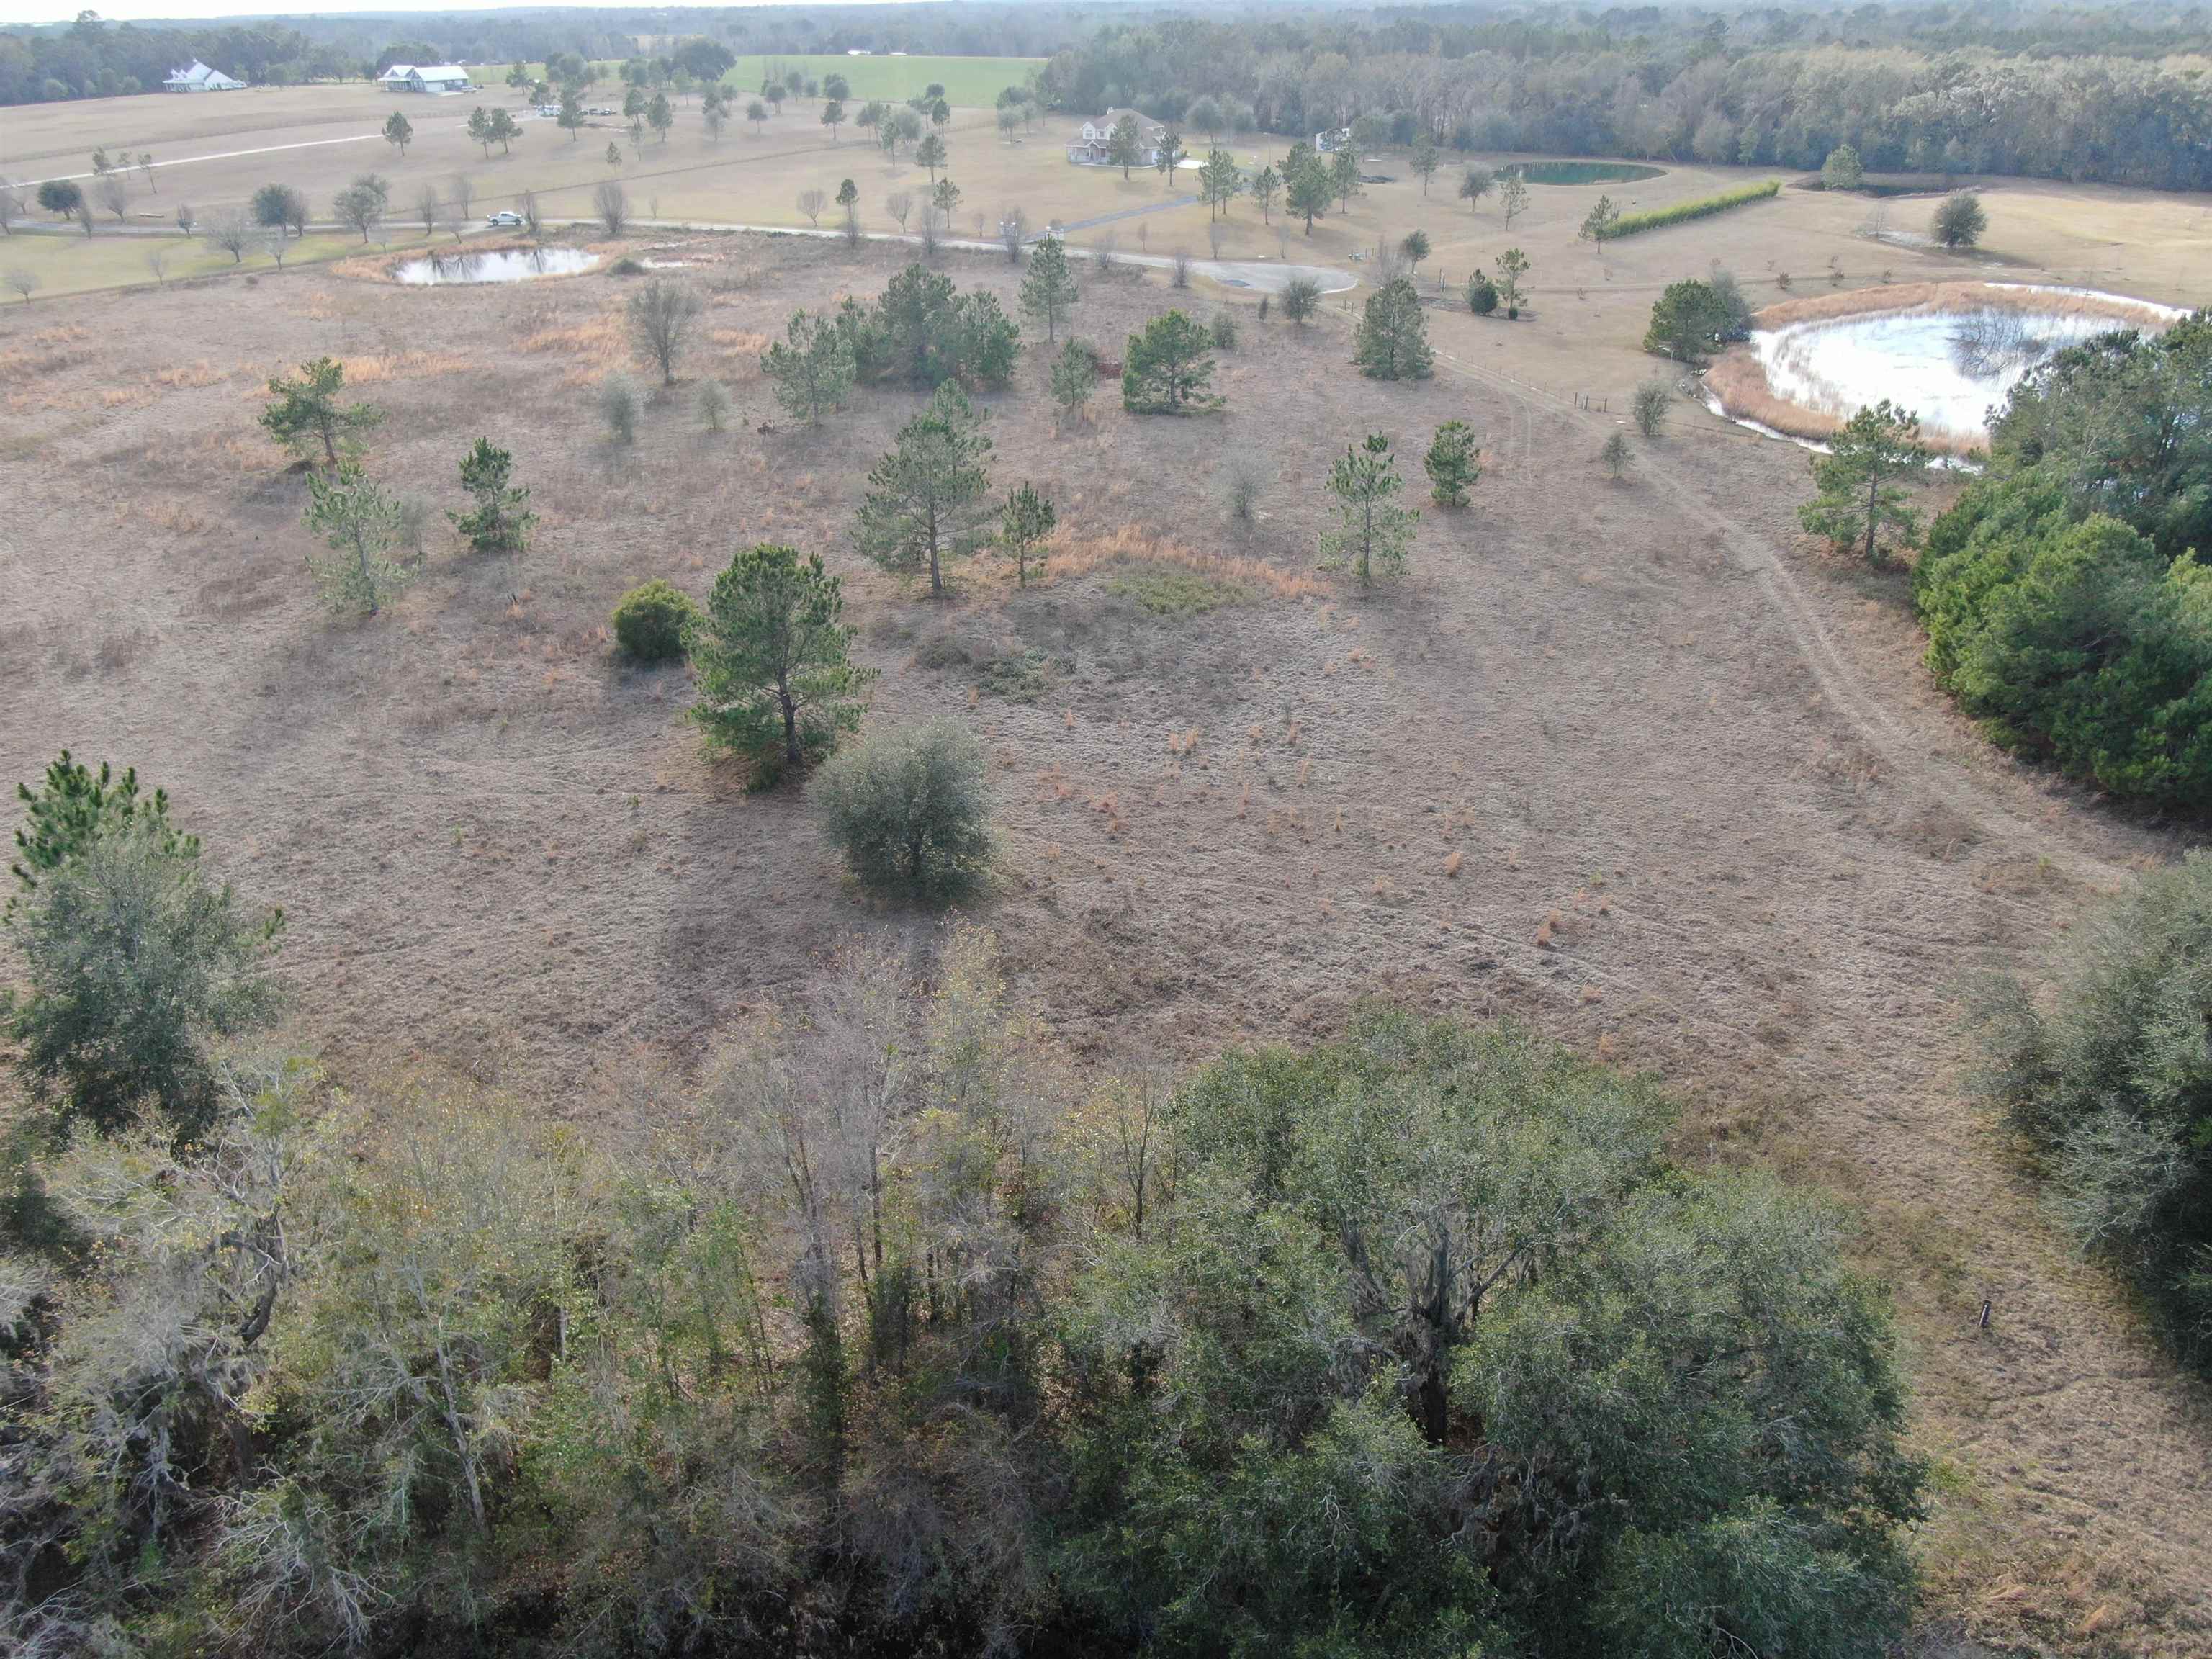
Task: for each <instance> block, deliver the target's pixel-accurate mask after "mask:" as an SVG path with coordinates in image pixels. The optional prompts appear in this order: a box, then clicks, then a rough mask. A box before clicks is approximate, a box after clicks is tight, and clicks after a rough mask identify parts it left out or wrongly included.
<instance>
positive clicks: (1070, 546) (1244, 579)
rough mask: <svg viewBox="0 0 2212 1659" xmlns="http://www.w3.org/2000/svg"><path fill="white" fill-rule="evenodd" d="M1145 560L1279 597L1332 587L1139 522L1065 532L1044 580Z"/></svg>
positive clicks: (1050, 550) (1054, 547)
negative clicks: (1207, 549) (1206, 549)
mask: <svg viewBox="0 0 2212 1659" xmlns="http://www.w3.org/2000/svg"><path fill="white" fill-rule="evenodd" d="M1140 563H1150V564H1164V565H1172V566H1176V567H1179V568H1182V569H1184V570H1189V571H1194V572H1195V573H1197V574H1199V575H1201V576H1204V577H1206V579H1207V580H1211V581H1213V582H1218V583H1220V584H1222V585H1224V586H1242V587H1244V588H1245V589H1247V590H1248V591H1251V592H1261V593H1267V594H1272V595H1273V596H1274V597H1275V598H1276V599H1304V598H1305V597H1307V596H1308V595H1310V594H1319V593H1323V592H1328V589H1327V588H1325V587H1324V586H1322V584H1321V583H1320V582H1318V581H1316V580H1315V579H1314V578H1312V577H1311V576H1306V575H1300V574H1292V573H1291V572H1287V571H1283V570H1278V569H1277V568H1275V567H1274V566H1273V565H1272V564H1269V563H1268V562H1267V561H1266V560H1264V559H1255V558H1248V557H1245V556H1243V555H1240V554H1219V553H1202V552H1200V551H1199V550H1197V549H1196V548H1193V547H1187V546H1185V545H1184V544H1182V543H1181V542H1176V541H1170V540H1169V539H1168V538H1165V537H1164V536H1160V535H1158V534H1156V533H1155V532H1152V531H1148V530H1146V529H1143V528H1141V527H1140V526H1136V525H1122V526H1120V527H1119V528H1118V529H1115V530H1109V531H1107V532H1104V533H1103V534H1100V535H1095V536H1085V535H1080V534H1078V533H1076V532H1072V531H1061V532H1059V533H1058V534H1056V535H1055V536H1054V538H1053V539H1052V542H1051V544H1050V545H1049V548H1048V556H1047V558H1046V561H1045V568H1044V580H1046V581H1047V582H1052V581H1060V580H1076V579H1078V578H1080V577H1084V576H1088V575H1090V574H1093V573H1094V572H1097V571H1099V570H1105V569H1110V568H1113V567H1114V566H1115V565H1123V564H1140ZM1032 580H1034V578H1033V579H1032Z"/></svg>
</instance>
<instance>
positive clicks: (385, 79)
mask: <svg viewBox="0 0 2212 1659" xmlns="http://www.w3.org/2000/svg"><path fill="white" fill-rule="evenodd" d="M376 84H377V85H379V86H380V87H382V88H384V89H385V90H386V92H422V93H428V94H432V95H433V96H436V95H439V94H445V93H449V92H469V91H472V90H473V89H474V88H475V83H474V82H471V80H470V79H469V72H468V71H467V70H465V69H463V68H462V67H461V66H460V65H459V64H393V65H392V67H391V68H390V69H388V70H385V71H384V73H383V74H381V75H380V76H377V77H376Z"/></svg>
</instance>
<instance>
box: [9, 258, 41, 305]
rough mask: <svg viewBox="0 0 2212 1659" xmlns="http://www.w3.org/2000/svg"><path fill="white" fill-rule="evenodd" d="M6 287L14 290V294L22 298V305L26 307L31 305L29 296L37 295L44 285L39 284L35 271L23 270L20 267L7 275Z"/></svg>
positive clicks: (37, 274)
mask: <svg viewBox="0 0 2212 1659" xmlns="http://www.w3.org/2000/svg"><path fill="white" fill-rule="evenodd" d="M8 286H9V288H12V289H15V292H16V293H18V294H20V295H22V296H23V303H24V304H25V305H28V304H30V303H31V296H32V295H33V294H35V293H37V292H38V291H39V289H40V288H41V287H43V286H44V284H43V283H40V280H39V273H38V272H37V271H35V270H22V269H21V267H18V268H17V269H15V270H11V271H9V273H8Z"/></svg>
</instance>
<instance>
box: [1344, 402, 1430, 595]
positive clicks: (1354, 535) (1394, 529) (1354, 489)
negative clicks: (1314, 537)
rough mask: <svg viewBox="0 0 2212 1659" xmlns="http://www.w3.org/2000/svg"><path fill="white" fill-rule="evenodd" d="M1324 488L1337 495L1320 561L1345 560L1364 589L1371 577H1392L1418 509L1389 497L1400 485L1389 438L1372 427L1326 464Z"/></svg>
mask: <svg viewBox="0 0 2212 1659" xmlns="http://www.w3.org/2000/svg"><path fill="white" fill-rule="evenodd" d="M1328 488H1329V493H1330V494H1332V495H1334V496H1335V497H1336V502H1335V507H1336V513H1337V526H1336V528H1335V529H1334V530H1331V531H1328V532H1324V533H1323V535H1322V563H1323V564H1324V565H1326V566H1327V567H1328V568H1331V569H1339V570H1340V569H1342V568H1345V567H1346V566H1347V565H1348V566H1350V567H1351V568H1352V571H1353V573H1354V574H1356V575H1357V576H1358V578H1359V585H1360V586H1361V587H1363V588H1368V587H1372V586H1374V585H1375V579H1376V576H1377V575H1378V574H1380V575H1383V576H1386V577H1387V576H1395V575H1398V574H1401V572H1402V571H1403V570H1404V569H1405V568H1406V549H1407V544H1409V543H1411V542H1412V540H1413V526H1414V525H1415V524H1417V523H1419V520H1420V516H1421V515H1420V514H1419V513H1416V512H1414V511H1413V509H1412V508H1411V507H1400V506H1398V505H1397V504H1396V503H1395V501H1393V500H1392V497H1394V496H1395V495H1397V493H1398V492H1399V491H1400V490H1401V489H1404V488H1405V480H1404V479H1402V478H1401V477H1399V476H1398V459H1397V457H1396V456H1395V455H1393V454H1391V453H1390V441H1389V439H1388V438H1386V437H1384V436H1383V435H1382V434H1381V433H1379V432H1371V433H1370V434H1368V435H1367V441H1366V442H1364V444H1356V445H1354V446H1353V447H1352V448H1350V449H1347V450H1346V451H1345V453H1343V454H1342V455H1341V456H1340V457H1338V458H1337V463H1336V465H1334V467H1332V468H1330V469H1329V474H1328Z"/></svg>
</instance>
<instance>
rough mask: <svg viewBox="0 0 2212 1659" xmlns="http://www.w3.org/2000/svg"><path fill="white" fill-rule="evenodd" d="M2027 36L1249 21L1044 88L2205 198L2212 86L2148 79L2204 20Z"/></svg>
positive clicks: (1506, 137)
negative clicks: (1834, 155) (1840, 158)
mask: <svg viewBox="0 0 2212 1659" xmlns="http://www.w3.org/2000/svg"><path fill="white" fill-rule="evenodd" d="M2191 16H2196V14H2191ZM2023 21H2024V20H2023V18H2022V15H2021V14H2020V13H2018V12H2015V11H2013V10H2011V9H2006V10H2005V11H2004V12H2003V13H2002V14H2001V15H1999V14H1996V13H1991V14H1987V15H1984V14H1982V13H1978V12H1977V11H1975V10H1972V9H1945V10H1944V11H1943V12H1942V27H1941V28H1940V29H1931V28H1929V20H1928V19H1926V18H1918V19H1916V17H1915V15H1914V14H1912V13H1911V12H1910V11H1907V10H1904V9H1896V10H1885V9H1876V8H1853V9H1850V10H1848V11H1845V10H1843V9H1837V10H1835V11H1832V12H1821V11H1790V12H1783V11H1779V10H1772V9H1761V10H1756V11H1746V12H1742V13H1739V14H1732V15H1718V14H1715V13H1711V12H1706V11H1700V10H1697V9H1690V8H1680V9H1674V8H1668V9H1658V8H1651V9H1637V10H1633V11H1613V12H1606V13H1602V14H1599V15H1595V16H1594V17H1593V16H1591V15H1588V14H1578V15H1576V16H1574V17H1572V18H1569V17H1567V16H1565V15H1560V14H1556V13H1550V12H1545V13H1535V12H1529V13H1525V14H1524V13H1519V12H1513V11H1504V10H1499V11H1479V10H1475V9H1470V8H1461V7H1449V8H1426V9H1419V10H1407V11H1396V12H1391V13H1388V14H1384V15H1382V16H1381V17H1380V18H1370V17H1354V16H1350V15H1342V14H1315V15H1309V16H1304V17H1300V16H1296V15H1292V16H1285V15H1281V14H1279V13H1273V12H1269V13H1260V12H1255V13H1252V14H1250V15H1239V16H1234V17H1230V18H1227V19H1223V20H1219V21H1213V20H1206V21H1201V20H1200V19H1196V18H1191V17H1176V18H1164V19H1161V20H1159V21H1154V22H1149V23H1127V22H1117V23H1116V24H1115V26H1114V27H1107V28H1102V29H1100V30H1098V31H1097V33H1095V34H1093V35H1091V37H1090V38H1088V39H1087V40H1084V41H1083V42H1081V43H1080V44H1079V45H1078V46H1074V47H1073V48H1071V49H1070V50H1068V51H1066V52H1061V53H1060V54H1059V55H1058V56H1057V57H1055V58H1054V59H1053V61H1052V63H1051V64H1049V65H1048V68H1047V69H1046V70H1044V72H1043V76H1042V86H1043V90H1044V92H1045V93H1046V94H1047V96H1048V99H1049V100H1051V101H1053V102H1054V103H1055V104H1057V105H1058V106H1060V107H1063V108H1066V109H1070V110H1085V111H1091V110H1098V109H1103V108H1106V107H1109V106H1114V105H1134V106H1137V107H1138V108H1140V109H1143V110H1144V111H1146V112H1147V113H1149V114H1152V115H1154V116H1157V117H1159V118H1163V119H1170V120H1171V119H1176V118H1180V117H1181V116H1182V113H1183V112H1184V111H1185V109H1186V108H1188V106H1191V105H1192V104H1194V103H1196V102H1198V101H1199V100H1200V99H1203V98H1208V97H1211V98H1212V99H1213V100H1216V101H1217V102H1220V101H1222V100H1229V101H1231V102H1234V103H1236V104H1238V105H1241V106H1249V110H1250V112H1251V117H1252V119H1253V121H1254V122H1255V124H1256V125H1258V126H1259V127H1261V129H1263V130H1265V131H1270V132H1276V133H1282V134H1285V135H1288V134H1300V133H1312V132H1316V131H1322V130H1325V129H1328V128H1334V127H1339V126H1346V125H1359V124H1361V123H1362V121H1363V118H1364V125H1365V126H1366V128H1367V131H1368V132H1369V133H1370V135H1371V137H1372V138H1374V139H1379V140H1383V141H1385V142H1390V143H1407V142H1410V141H1411V140H1412V138H1413V136H1414V135H1415V134H1416V133H1417V132H1419V131H1422V130H1424V129H1425V130H1427V131H1429V132H1430V133H1431V134H1432V135H1433V136H1434V137H1436V139H1437V142H1439V143H1446V144H1451V145H1455V146H1456V147H1458V148H1460V149H1470V150H1492V151H1494V150H1517V151H1537V152H1541V153H1545V154H1550V155H1632V156H1650V157H1655V158H1659V159H1663V160H1671V161H1692V160H1694V161H1708V162H1732V163H1737V164H1741V165H1745V166H1754V167H1796V168H1803V169H1808V170H1809V169H1811V168H1814V167H1819V166H1820V162H1821V161H1822V159H1823V158H1824V157H1825V156H1826V155H1827V154H1828V152H1829V151H1830V150H1831V149H1834V148H1835V147H1836V146H1837V145H1838V144H1850V145H1851V146H1853V147H1854V148H1856V149H1857V150H1858V152H1859V155H1861V157H1862V158H1863V161H1864V162H1865V164H1866V166H1867V167H1869V168H1872V169H1876V170H1881V169H1893V170H1894V169H1906V170H1910V171H1912V172H1916V173H2015V174H2023V175H2027V176H2030V177H2036V178H2057V179H2084V180H2099V181H2104V182H2109V183H2115V184H2129V185H2150V186H2154V187H2157V188H2161V189H2204V188H2207V187H2212V145H2208V144H2206V143H2204V142H2203V135H2204V134H2205V133H2206V132H2208V131H2212V81H2208V79H2207V78H2206V77H2204V76H2203V75H2202V74H2201V73H2199V72H2197V71H2196V70H2190V69H2187V68H2167V67H2166V66H2164V65H2162V64H2160V63H2158V62H2155V61H2147V59H2148V58H2149V57H2150V56H2151V55H2152V54H2154V52H2161V51H2181V50H2188V49H2192V48H2196V47H2198V46H2200V45H2201V43H2202V40H2203V33H2204V30H2203V26H2202V21H2201V19H2200V20H2199V21H2198V23H2197V24H2196V25H2193V26H2191V27H2183V26H2181V25H2179V24H2177V23H2175V22H2173V21H2172V19H2166V20H2162V21H2138V19H2137V16H2136V14H2135V13H2134V12H2132V11H2131V10H2130V9H2125V8H2122V9H2114V10H2111V11H2102V10H2100V11H2096V12H2091V13H2086V14H2072V13H2066V14H2057V13H2054V14H2051V21H2050V27H2048V28H2045V27H2041V20H2040V19H2039V20H2038V27H2035V28H2034V29H2033V31H2032V33H2033V40H2034V42H2035V44H2034V46H2033V50H2032V51H2029V50H2021V51H2020V52H2019V54H2018V55H2011V54H2012V52H2013V50H2014V48H2015V46H2016V44H2017V43H2018V38H2019V36H2020V34H2021V30H2022V26H2023ZM1938 43H1941V44H1942V46H1943V48H1944V49H1942V50H1935V49H1933V48H1934V47H1936V45H1937V44H1938ZM2068 52H2073V53H2078V54H2081V55H2076V56H2068V55H2063V54H2065V53H2068Z"/></svg>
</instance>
